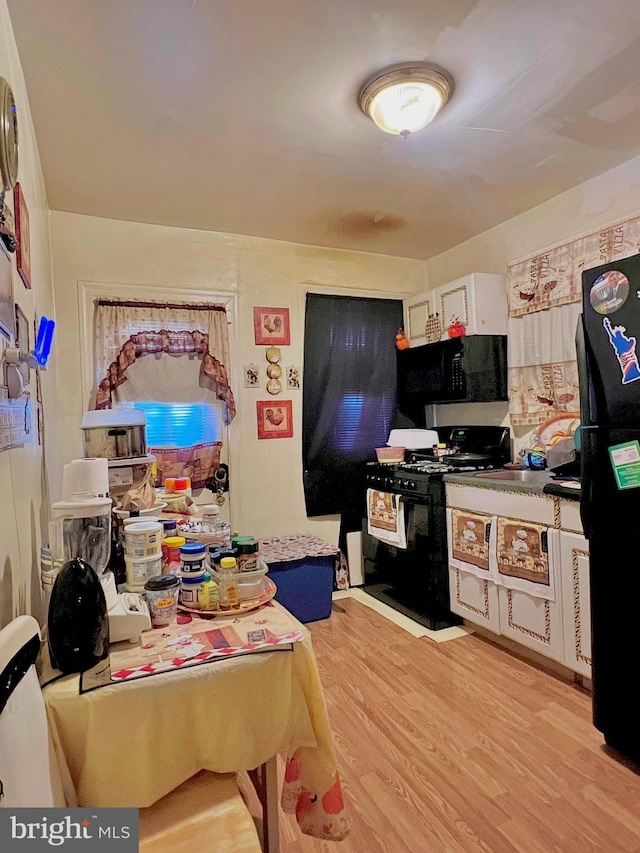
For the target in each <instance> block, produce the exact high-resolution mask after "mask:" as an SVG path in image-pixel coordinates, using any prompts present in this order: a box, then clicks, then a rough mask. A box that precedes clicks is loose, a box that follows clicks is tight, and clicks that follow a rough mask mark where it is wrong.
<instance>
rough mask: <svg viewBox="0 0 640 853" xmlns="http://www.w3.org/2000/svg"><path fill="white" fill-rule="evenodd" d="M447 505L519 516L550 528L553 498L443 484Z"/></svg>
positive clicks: (486, 512) (551, 524) (512, 516)
mask: <svg viewBox="0 0 640 853" xmlns="http://www.w3.org/2000/svg"><path fill="white" fill-rule="evenodd" d="M446 488H447V506H448V507H457V508H459V509H469V510H474V511H476V512H482V513H484V514H485V515H502V516H505V517H506V518H521V519H523V520H525V521H535V522H537V523H538V524H546V525H548V526H549V527H553V499H552V498H548V497H545V496H543V495H525V494H514V493H513V492H506V491H502V490H500V489H485V488H479V487H475V486H463V485H460V486H459V485H457V484H455V483H447V484H446Z"/></svg>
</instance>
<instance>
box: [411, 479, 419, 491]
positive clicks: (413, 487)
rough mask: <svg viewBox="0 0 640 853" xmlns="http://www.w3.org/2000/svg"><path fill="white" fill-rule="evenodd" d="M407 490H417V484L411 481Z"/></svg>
mask: <svg viewBox="0 0 640 853" xmlns="http://www.w3.org/2000/svg"><path fill="white" fill-rule="evenodd" d="M409 488H410V489H414V490H415V489H417V488H418V484H417V483H415V482H414V481H413V480H412V481H411V482H410V483H409Z"/></svg>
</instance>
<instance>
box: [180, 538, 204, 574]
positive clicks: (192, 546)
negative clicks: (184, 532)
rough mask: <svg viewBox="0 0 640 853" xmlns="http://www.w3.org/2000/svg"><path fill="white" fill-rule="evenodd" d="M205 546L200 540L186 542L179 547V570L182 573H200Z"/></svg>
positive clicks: (202, 569) (202, 567)
mask: <svg viewBox="0 0 640 853" xmlns="http://www.w3.org/2000/svg"><path fill="white" fill-rule="evenodd" d="M206 553H207V548H206V546H205V545H202V544H201V543H200V542H187V543H186V544H185V545H182V546H181V547H180V561H181V566H180V572H181V574H183V575H201V574H202V573H203V572H204V558H205V555H206Z"/></svg>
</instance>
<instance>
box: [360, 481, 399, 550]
mask: <svg viewBox="0 0 640 853" xmlns="http://www.w3.org/2000/svg"><path fill="white" fill-rule="evenodd" d="M367 531H368V533H369V535H370V536H373V537H374V539H379V540H380V542H385V543H386V544H387V545H393V546H395V547H396V548H402V549H406V547H407V531H406V528H405V524H404V503H403V501H402V498H401V497H400V495H394V494H391V493H390V492H379V491H378V490H377V489H367Z"/></svg>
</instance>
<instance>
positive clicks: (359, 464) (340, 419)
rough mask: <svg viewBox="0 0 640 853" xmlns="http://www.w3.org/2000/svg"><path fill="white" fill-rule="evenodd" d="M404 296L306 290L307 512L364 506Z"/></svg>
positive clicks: (384, 418) (387, 408)
mask: <svg viewBox="0 0 640 853" xmlns="http://www.w3.org/2000/svg"><path fill="white" fill-rule="evenodd" d="M400 326H402V302H400V301H397V300H391V299H367V298H359V297H349V296H325V295H320V294H308V295H307V300H306V314H305V337H304V376H305V382H304V386H303V415H302V420H303V438H302V441H303V465H304V477H303V479H304V492H305V501H306V508H307V515H308V516H319V515H335V514H342V515H343V516H344V515H345V514H355V515H356V516H357V517H358V518H359V519H360V518H362V512H363V510H364V466H365V463H366V462H369V461H373V460H375V448H376V447H381V446H384V445H385V444H386V443H387V439H388V436H389V431H390V428H391V421H392V418H393V415H394V412H395V400H396V352H395V334H396V332H397V331H398V328H399V327H400Z"/></svg>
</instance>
